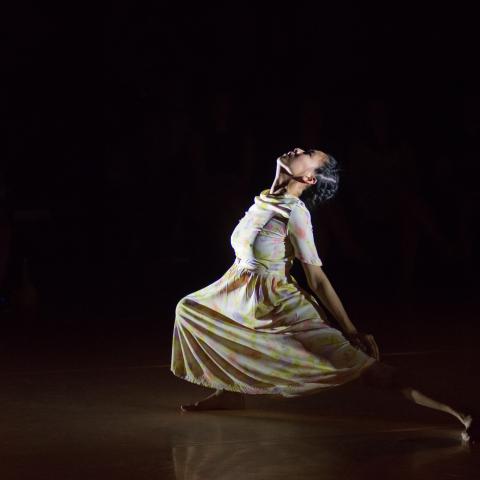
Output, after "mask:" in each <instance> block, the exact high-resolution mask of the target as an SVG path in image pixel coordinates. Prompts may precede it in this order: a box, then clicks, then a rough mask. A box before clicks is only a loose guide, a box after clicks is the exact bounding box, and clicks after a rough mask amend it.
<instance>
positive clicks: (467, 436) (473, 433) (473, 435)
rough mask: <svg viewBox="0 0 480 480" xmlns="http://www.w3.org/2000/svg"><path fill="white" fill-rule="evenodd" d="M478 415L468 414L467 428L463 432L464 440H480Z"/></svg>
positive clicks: (472, 441) (474, 441) (473, 441)
mask: <svg viewBox="0 0 480 480" xmlns="http://www.w3.org/2000/svg"><path fill="white" fill-rule="evenodd" d="M478 418H479V417H477V416H473V417H472V416H471V415H466V422H465V424H464V425H465V430H464V431H463V432H462V440H463V441H464V442H471V443H477V442H480V424H479V423H478Z"/></svg>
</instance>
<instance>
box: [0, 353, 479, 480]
mask: <svg viewBox="0 0 480 480" xmlns="http://www.w3.org/2000/svg"><path fill="white" fill-rule="evenodd" d="M110 353H111V357H110V361H108V362H107V361H104V362H98V361H91V362H90V364H89V362H88V361H82V362H79V364H78V365H74V364H73V363H72V362H65V365H66V367H65V368H58V364H59V362H58V359H57V360H55V361H53V359H52V361H51V362H50V364H49V362H48V361H47V357H44V358H43V361H42V359H40V358H39V361H38V365H33V364H32V365H31V366H30V367H29V368H26V367H25V366H23V367H21V368H19V367H17V368H12V367H10V370H8V369H5V368H3V369H2V370H3V371H2V373H1V374H0V376H1V382H2V388H1V393H0V421H1V436H0V478H1V479H2V480H12V479H16V480H17V479H18V480H28V479H48V480H52V479H62V480H67V479H82V480H85V479H88V480H93V479H97V478H98V479H103V480H106V479H123V478H125V479H129V480H132V479H134V480H141V479H149V480H153V479H156V478H158V479H162V480H167V479H186V480H190V479H202V480H203V479H205V480H216V479H219V480H220V479H221V480H228V479H242V480H247V479H262V480H268V479H276V480H278V479H287V478H288V479H289V480H290V479H296V480H297V479H298V480H299V479H313V478H321V479H325V480H327V479H339V478H342V479H369V480H370V479H371V478H378V479H384V478H385V479H397V478H398V479H402V480H405V479H417V478H418V479H422V480H426V479H430V478H431V479H435V480H439V479H453V478H458V479H470V478H471V479H474V478H478V474H479V472H480V446H478V445H476V444H474V445H471V446H466V445H464V444H462V441H461V439H460V433H461V430H462V428H461V426H460V424H457V422H456V420H455V419H454V418H453V417H450V416H448V415H445V414H442V413H439V412H435V411H431V410H428V409H425V408H423V407H419V406H416V405H413V404H410V403H409V402H406V401H405V400H402V399H399V398H395V397H393V396H391V395H390V394H388V393H386V392H381V391H376V390H370V389H366V388H364V387H362V385H361V384H360V382H358V381H355V382H352V383H350V384H347V385H343V386H341V387H337V388H336V389H333V390H329V391H326V392H324V393H322V394H320V395H316V396H311V397H304V398H300V399H298V398H297V399H285V400H272V399H268V398H266V397H261V396H255V397H248V398H247V409H246V410H244V411H228V412H226V411H223V412H220V411H218V412H213V411H212V412H208V413H182V412H180V411H179V408H178V407H179V405H180V404H181V403H184V402H191V401H193V400H196V399H198V398H202V397H203V396H204V395H205V394H207V393H208V392H210V390H208V389H205V388H202V387H198V386H196V385H193V384H190V383H187V382H185V381H182V380H180V379H177V378H176V377H174V376H173V375H172V374H171V373H170V371H169V368H168V355H167V350H165V352H164V358H162V362H161V363H158V364H152V365H149V364H146V363H144V364H142V365H131V366H129V365H125V359H122V358H121V356H119V357H118V361H117V362H115V361H114V354H113V353H112V352H110ZM404 353H405V354H403V353H402V352H391V353H390V354H388V353H386V354H385V358H384V360H385V361H389V362H390V363H392V364H402V365H404V366H406V367H407V368H412V369H415V375H416V378H417V380H418V381H419V382H423V384H424V386H425V392H426V393H427V391H428V392H429V393H431V394H433V393H434V392H435V393H436V394H437V396H438V395H441V397H442V398H441V399H443V400H446V401H451V402H452V403H453V402H454V400H457V403H458V402H460V403H461V405H462V406H463V405H466V404H467V403H468V404H470V403H473V404H475V403H476V404H477V405H479V403H478V400H479V398H478V392H474V391H473V386H472V385H470V384H469V379H470V378H471V376H472V375H473V373H474V371H473V368H474V367H473V365H474V363H473V355H474V351H472V350H464V351H462V352H457V353H456V354H455V355H452V351H450V352H449V357H450V360H449V363H448V370H446V369H445V358H446V357H445V355H446V354H445V352H443V353H442V352H441V351H430V352H428V351H425V352H412V353H408V352H404ZM129 355H130V356H131V358H135V356H136V355H135V352H134V351H133V350H130V351H129ZM71 358H77V356H75V355H72V357H71ZM54 365H57V366H56V367H55V368H54ZM475 368H476V367H475ZM477 378H478V376H477Z"/></svg>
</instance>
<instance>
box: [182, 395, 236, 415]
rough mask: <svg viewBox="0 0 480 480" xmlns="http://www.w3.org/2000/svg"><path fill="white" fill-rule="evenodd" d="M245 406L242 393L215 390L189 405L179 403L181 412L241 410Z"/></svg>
mask: <svg viewBox="0 0 480 480" xmlns="http://www.w3.org/2000/svg"><path fill="white" fill-rule="evenodd" d="M244 408H245V398H244V397H243V395H242V394H239V393H233V392H227V391H226V390H217V391H215V392H214V393H212V394H211V395H209V396H208V397H206V398H204V399H203V400H200V401H198V402H195V403H192V404H190V405H181V406H180V410H182V412H197V411H202V410H242V409H244Z"/></svg>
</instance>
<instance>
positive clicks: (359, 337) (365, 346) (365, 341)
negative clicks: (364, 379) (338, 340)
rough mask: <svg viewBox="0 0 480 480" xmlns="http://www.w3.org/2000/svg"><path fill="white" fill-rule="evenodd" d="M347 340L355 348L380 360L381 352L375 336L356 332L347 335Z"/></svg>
mask: <svg viewBox="0 0 480 480" xmlns="http://www.w3.org/2000/svg"><path fill="white" fill-rule="evenodd" d="M345 338H346V339H347V340H348V341H349V342H350V343H351V344H352V345H353V346H354V347H355V348H359V349H360V350H362V351H363V352H365V353H366V354H367V355H370V356H371V357H373V358H375V359H376V360H380V351H379V349H378V345H377V342H376V341H375V339H374V338H373V335H371V334H369V333H362V332H355V333H345Z"/></svg>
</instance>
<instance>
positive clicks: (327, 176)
mask: <svg viewBox="0 0 480 480" xmlns="http://www.w3.org/2000/svg"><path fill="white" fill-rule="evenodd" d="M327 157H328V160H327V161H326V162H325V163H324V164H323V165H322V166H321V167H319V168H317V169H316V170H315V176H316V177H317V183H315V184H314V185H312V186H311V187H310V188H307V189H306V190H305V191H304V193H303V194H302V195H301V199H302V201H303V202H304V203H305V206H306V207H307V208H308V209H309V210H310V211H313V210H315V209H316V208H317V207H318V206H319V205H320V204H321V203H325V202H327V201H328V200H330V199H332V198H333V197H334V196H335V194H336V193H337V190H338V184H339V182H340V174H339V168H338V162H337V160H335V158H334V157H332V156H331V155H327Z"/></svg>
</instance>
